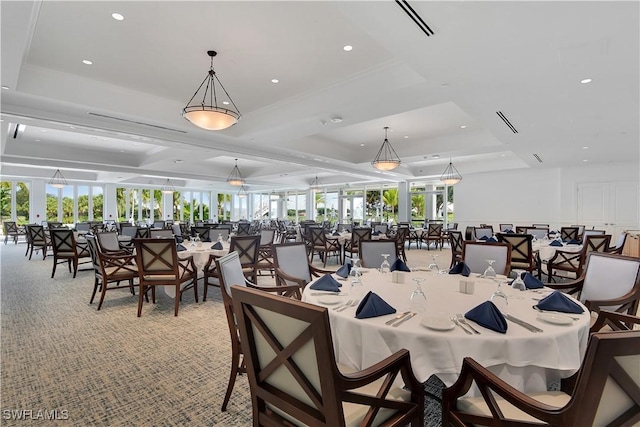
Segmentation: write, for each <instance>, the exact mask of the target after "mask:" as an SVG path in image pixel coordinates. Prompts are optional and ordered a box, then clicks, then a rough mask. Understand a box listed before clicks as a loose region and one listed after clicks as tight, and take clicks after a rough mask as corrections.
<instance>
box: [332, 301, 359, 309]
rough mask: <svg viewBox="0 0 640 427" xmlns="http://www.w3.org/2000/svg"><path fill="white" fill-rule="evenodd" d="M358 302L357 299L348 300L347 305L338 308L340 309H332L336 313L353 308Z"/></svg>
mask: <svg viewBox="0 0 640 427" xmlns="http://www.w3.org/2000/svg"><path fill="white" fill-rule="evenodd" d="M359 302H360V300H358V299H354V300H349V301H348V302H347V304H345V305H343V306H340V307H337V308H334V310H336V311H345V310H346V309H347V308H349V307H355V306H356V305H358V303H359Z"/></svg>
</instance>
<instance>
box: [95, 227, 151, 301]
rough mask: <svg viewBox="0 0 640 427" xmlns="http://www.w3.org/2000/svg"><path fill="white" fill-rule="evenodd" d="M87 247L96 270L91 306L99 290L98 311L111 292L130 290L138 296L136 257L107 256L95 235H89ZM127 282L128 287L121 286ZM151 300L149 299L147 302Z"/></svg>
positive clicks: (128, 255)
mask: <svg viewBox="0 0 640 427" xmlns="http://www.w3.org/2000/svg"><path fill="white" fill-rule="evenodd" d="M87 247H88V249H89V254H90V255H91V261H92V265H93V269H94V276H95V277H94V283H93V292H92V294H91V300H90V301H89V304H93V300H94V299H95V297H96V293H97V292H98V290H99V291H100V301H99V302H98V310H100V309H101V308H102V303H103V302H104V297H105V295H106V293H107V291H109V290H113V289H125V288H128V289H129V292H130V293H131V295H134V296H135V294H136V291H135V289H134V286H135V285H134V280H135V279H137V278H138V266H137V265H136V263H135V259H136V256H135V255H133V254H107V253H102V252H100V250H99V249H98V243H97V242H96V238H95V236H94V235H87ZM121 282H126V283H127V284H126V285H121V284H120V283H121ZM148 301H149V299H148V298H147V302H148Z"/></svg>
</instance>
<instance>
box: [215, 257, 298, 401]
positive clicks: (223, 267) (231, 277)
mask: <svg viewBox="0 0 640 427" xmlns="http://www.w3.org/2000/svg"><path fill="white" fill-rule="evenodd" d="M215 263H216V267H217V270H218V271H219V272H220V275H219V277H220V293H221V294H222V304H223V305H224V311H225V314H226V316H227V325H228V327H229V335H230V337H231V374H230V376H229V382H228V384H227V391H226V393H225V396H224V399H223V401H222V411H223V412H224V411H226V410H227V404H228V403H229V399H230V398H231V393H232V392H233V386H234V385H235V382H236V377H237V376H238V374H244V373H246V369H245V364H244V358H243V355H242V347H241V345H240V336H239V335H238V325H237V324H236V315H235V313H234V311H233V310H234V309H233V299H232V298H231V286H234V285H235V286H247V287H250V288H253V289H258V290H261V291H266V292H279V293H281V294H282V295H284V296H286V297H288V298H296V299H298V300H299V299H300V298H301V296H302V295H301V293H300V288H299V287H298V286H297V285H293V286H278V287H275V286H270V287H259V286H256V285H255V284H254V283H251V282H249V281H248V280H247V278H246V277H245V276H244V273H243V271H242V265H241V264H240V258H239V257H238V253H237V252H230V253H229V254H227V255H225V256H223V257H221V258H217V259H216V261H215ZM241 358H242V359H241Z"/></svg>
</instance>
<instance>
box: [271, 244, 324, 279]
mask: <svg viewBox="0 0 640 427" xmlns="http://www.w3.org/2000/svg"><path fill="white" fill-rule="evenodd" d="M272 251H273V263H274V268H275V274H276V285H277V286H289V285H296V286H298V287H300V289H304V287H305V286H307V284H308V283H309V282H311V280H313V279H314V278H316V277H320V276H322V275H323V274H331V273H333V271H329V270H322V269H319V268H317V267H315V266H314V265H312V264H311V263H310V262H309V257H308V256H307V248H306V246H305V244H304V243H302V242H287V243H279V244H277V245H273V248H272Z"/></svg>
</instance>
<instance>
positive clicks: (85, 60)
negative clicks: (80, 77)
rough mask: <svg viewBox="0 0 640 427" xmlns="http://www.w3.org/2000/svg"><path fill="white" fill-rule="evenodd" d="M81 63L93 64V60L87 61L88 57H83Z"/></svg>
mask: <svg viewBox="0 0 640 427" xmlns="http://www.w3.org/2000/svg"><path fill="white" fill-rule="evenodd" d="M82 63H83V64H85V65H92V64H93V62H91V61H89V60H88V59H83V60H82Z"/></svg>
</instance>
